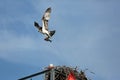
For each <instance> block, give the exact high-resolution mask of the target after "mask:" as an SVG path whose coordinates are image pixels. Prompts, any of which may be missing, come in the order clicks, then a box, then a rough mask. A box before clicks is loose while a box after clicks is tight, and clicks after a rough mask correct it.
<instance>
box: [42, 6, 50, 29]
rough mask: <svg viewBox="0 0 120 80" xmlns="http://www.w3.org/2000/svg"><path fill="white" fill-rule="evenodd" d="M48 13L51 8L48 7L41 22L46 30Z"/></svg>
mask: <svg viewBox="0 0 120 80" xmlns="http://www.w3.org/2000/svg"><path fill="white" fill-rule="evenodd" d="M50 13H51V8H48V9H47V10H46V11H45V13H44V15H43V17H42V24H43V27H44V28H45V29H46V30H48V20H49V19H50Z"/></svg>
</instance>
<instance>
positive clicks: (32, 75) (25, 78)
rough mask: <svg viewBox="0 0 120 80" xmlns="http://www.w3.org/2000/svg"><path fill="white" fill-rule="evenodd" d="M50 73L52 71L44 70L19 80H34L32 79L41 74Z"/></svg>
mask: <svg viewBox="0 0 120 80" xmlns="http://www.w3.org/2000/svg"><path fill="white" fill-rule="evenodd" d="M48 71H50V70H44V71H42V72H38V73H35V74H32V75H29V76H26V77H23V78H20V79H18V80H25V79H28V78H32V77H34V76H37V75H40V74H43V73H46V72H48Z"/></svg>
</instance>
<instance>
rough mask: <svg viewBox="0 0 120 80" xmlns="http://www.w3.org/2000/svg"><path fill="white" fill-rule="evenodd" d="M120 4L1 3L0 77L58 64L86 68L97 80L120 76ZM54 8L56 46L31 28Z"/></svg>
mask: <svg viewBox="0 0 120 80" xmlns="http://www.w3.org/2000/svg"><path fill="white" fill-rule="evenodd" d="M119 4H120V1H119V0H75V1H74V0H59V1H58V0H19V1H18V0H0V79H1V80H17V79H18V78H21V77H23V76H26V75H29V74H32V73H35V72H38V71H41V70H42V69H43V68H44V67H46V66H48V65H49V64H50V63H53V64H54V65H67V66H73V67H75V66H78V67H79V68H81V69H85V68H88V69H89V70H90V71H93V72H94V73H95V75H93V74H90V73H89V72H86V74H88V75H87V76H88V77H90V78H91V79H93V80H119V78H120V69H119V68H120V5H119ZM48 7H51V8H52V13H51V19H50V21H49V29H50V30H53V29H55V30H56V34H55V35H54V36H53V38H52V40H53V42H52V43H49V42H45V41H44V40H43V39H44V36H43V35H41V34H40V33H38V32H37V29H35V27H34V26H33V23H34V21H37V22H39V24H41V17H42V15H43V13H44V11H45V10H46V9H47V8H48Z"/></svg>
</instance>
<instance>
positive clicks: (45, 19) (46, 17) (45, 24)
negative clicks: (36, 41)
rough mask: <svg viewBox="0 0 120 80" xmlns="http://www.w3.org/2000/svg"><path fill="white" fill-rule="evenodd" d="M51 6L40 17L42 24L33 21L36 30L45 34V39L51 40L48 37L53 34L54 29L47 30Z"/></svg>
mask: <svg viewBox="0 0 120 80" xmlns="http://www.w3.org/2000/svg"><path fill="white" fill-rule="evenodd" d="M50 14H51V8H50V7H49V8H47V9H46V11H45V13H44V15H43V17H42V26H40V25H39V24H38V23H37V22H34V26H35V27H36V28H37V29H38V32H40V33H42V34H43V35H45V36H46V37H45V39H44V40H45V41H49V42H52V40H50V38H51V37H52V36H53V35H54V34H55V30H52V31H49V29H48V21H49V19H50Z"/></svg>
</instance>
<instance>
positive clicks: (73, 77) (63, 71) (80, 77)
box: [45, 66, 88, 80]
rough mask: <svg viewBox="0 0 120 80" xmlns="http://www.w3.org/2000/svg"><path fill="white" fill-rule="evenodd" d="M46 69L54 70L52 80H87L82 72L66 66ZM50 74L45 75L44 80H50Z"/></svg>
mask: <svg viewBox="0 0 120 80" xmlns="http://www.w3.org/2000/svg"><path fill="white" fill-rule="evenodd" d="M47 69H54V80H88V79H87V77H86V75H85V73H84V71H82V70H81V71H78V70H77V68H71V67H66V66H56V67H52V68H49V67H48V68H47ZM50 76H51V72H47V73H45V80H51V77H50Z"/></svg>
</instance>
